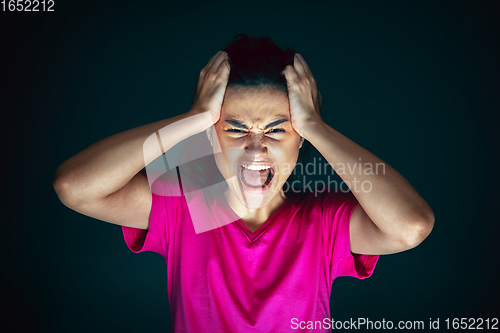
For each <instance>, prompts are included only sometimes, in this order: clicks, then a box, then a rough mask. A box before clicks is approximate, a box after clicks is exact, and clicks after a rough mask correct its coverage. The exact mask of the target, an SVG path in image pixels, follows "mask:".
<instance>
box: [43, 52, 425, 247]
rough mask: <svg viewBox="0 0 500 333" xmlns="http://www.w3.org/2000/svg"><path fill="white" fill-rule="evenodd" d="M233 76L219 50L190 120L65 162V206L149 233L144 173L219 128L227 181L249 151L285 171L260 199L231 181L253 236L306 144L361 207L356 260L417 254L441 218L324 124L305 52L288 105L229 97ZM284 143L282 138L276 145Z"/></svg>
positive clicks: (250, 96)
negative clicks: (276, 129) (271, 130)
mask: <svg viewBox="0 0 500 333" xmlns="http://www.w3.org/2000/svg"><path fill="white" fill-rule="evenodd" d="M229 73H230V65H229V61H228V56H227V54H226V53H225V52H220V51H219V52H217V53H216V54H215V55H214V56H213V57H212V58H211V59H210V60H209V61H208V63H207V64H206V66H205V67H204V68H203V69H202V70H201V71H200V75H199V78H198V84H197V90H196V96H195V102H194V104H193V106H192V107H191V109H190V110H189V111H188V112H186V113H183V114H181V115H179V116H176V117H173V118H169V119H164V120H160V121H157V122H154V123H151V124H147V125H143V126H140V127H137V128H133V129H130V130H127V131H124V132H121V133H117V134H115V135H112V136H110V137H107V138H105V139H102V140H100V141H98V142H96V143H94V144H93V145H91V146H89V147H88V148H86V149H84V150H83V151H81V152H79V153H78V154H76V155H75V156H73V157H71V158H70V159H68V160H67V161H65V162H64V163H62V164H61V165H60V166H59V167H58V168H57V170H56V172H55V174H54V178H53V185H54V189H55V190H56V193H57V195H58V197H59V199H60V200H61V201H62V202H63V203H64V204H65V205H66V206H67V207H69V208H71V209H73V210H75V211H78V212H80V213H82V214H85V215H88V216H91V217H94V218H96V219H100V220H103V221H107V222H110V223H115V224H118V225H123V226H129V227H134V228H140V229H148V228H149V218H150V212H151V203H152V201H151V186H150V184H149V181H148V178H147V177H146V175H144V174H143V173H142V172H140V171H141V170H142V169H143V168H144V167H145V166H146V165H148V164H149V163H150V162H151V161H153V160H155V159H156V158H158V157H159V156H160V155H161V154H162V153H164V152H165V151H167V150H168V149H170V148H171V147H173V146H174V145H175V144H177V143H178V142H180V141H181V140H183V139H185V138H187V137H190V136H192V135H195V134H197V133H200V132H202V131H206V130H207V129H210V128H211V127H212V126H213V125H214V124H215V126H214V128H215V133H214V131H212V133H209V134H210V137H211V138H212V143H213V145H214V149H215V148H221V150H222V151H223V152H224V154H223V156H224V157H223V159H222V160H221V159H220V158H217V160H216V161H217V164H218V166H219V169H220V170H221V173H222V174H223V175H226V176H227V178H228V179H230V178H231V177H230V176H232V175H234V174H236V170H237V163H238V162H239V161H241V160H242V156H245V155H244V154H243V153H242V152H249V156H252V158H254V160H258V159H259V158H265V159H266V160H268V161H272V162H273V163H274V165H275V166H276V168H278V171H279V172H278V173H277V175H278V176H277V177H276V183H275V187H273V188H272V191H270V192H269V193H266V194H265V195H262V196H260V197H259V196H257V197H256V196H253V197H252V194H250V195H248V193H244V195H238V186H237V183H231V181H229V184H230V191H229V192H227V193H226V194H227V198H228V202H229V204H230V205H231V207H232V208H233V209H234V210H235V212H236V213H238V214H239V215H240V216H243V219H242V222H244V223H246V224H247V226H248V227H249V229H251V230H256V229H257V228H258V227H259V226H260V225H262V223H263V222H264V221H266V220H267V219H268V218H269V217H270V216H271V215H272V214H273V213H274V212H275V211H276V210H277V209H279V207H281V206H282V205H283V203H284V202H285V199H286V198H284V197H283V194H282V192H281V186H280V185H282V183H283V182H284V180H286V177H285V176H286V172H285V169H284V168H283V165H285V163H291V164H294V163H295V161H296V159H297V153H298V147H299V145H300V137H302V138H304V139H305V140H308V141H309V142H310V143H311V144H312V145H313V146H315V147H316V149H317V150H318V151H319V152H320V153H321V154H322V155H323V157H324V158H325V159H326V160H327V161H328V162H329V163H330V165H331V166H332V168H333V169H334V170H335V171H336V172H337V173H338V174H339V175H340V177H341V178H342V179H343V180H344V182H345V183H347V184H349V187H350V189H351V191H352V193H353V195H354V196H355V197H356V199H357V201H358V203H359V204H358V205H357V206H356V208H355V209H354V211H353V213H352V216H351V220H350V242H351V252H352V253H359V254H390V253H396V252H401V251H405V250H408V249H411V248H413V247H415V246H417V245H418V244H420V242H422V241H423V240H424V239H425V238H426V237H427V236H428V235H429V233H430V232H431V230H432V228H433V225H434V214H433V212H432V210H431V208H430V207H429V205H428V204H427V203H426V202H425V200H424V199H423V198H422V197H421V196H420V195H419V194H418V193H417V191H416V190H415V189H414V188H413V187H412V185H411V184H410V183H409V182H408V181H407V180H406V179H405V178H404V177H403V176H402V175H401V174H399V173H398V172H397V171H396V170H394V169H393V168H392V167H391V166H389V165H388V164H387V163H385V162H383V161H382V160H381V159H380V158H378V157H377V156H375V155H374V154H372V153H371V152H369V151H367V150H366V149H364V148H363V147H361V146H359V145H357V144H356V143H354V142H353V141H351V140H350V139H348V138H347V137H345V136H344V135H342V134H340V133H339V132H338V131H336V130H335V129H333V128H332V127H330V126H329V125H328V124H326V123H325V122H324V121H323V120H322V119H321V116H320V113H319V105H320V104H321V94H320V93H319V91H318V89H317V86H316V80H315V79H314V77H313V75H312V72H311V70H310V68H309V67H308V65H307V63H306V62H305V60H304V59H303V57H302V56H301V55H300V54H296V55H295V59H294V64H293V66H292V65H288V66H287V67H286V68H285V70H284V71H283V75H285V78H286V80H287V87H288V103H286V99H284V96H285V95H283V94H282V93H280V92H278V91H270V90H265V89H264V90H257V91H255V90H254V91H251V90H247V91H241V90H240V91H231V88H229V89H226V88H227V82H228V78H229ZM226 90H227V91H226ZM225 95H226V98H225ZM224 101H225V102H224ZM223 102H224V105H223ZM287 104H288V110H286V105H287ZM326 112H328V111H326ZM235 113H238V115H237V116H238V118H239V120H240V122H243V123H245V124H246V126H247V127H248V133H245V135H243V136H242V137H235V136H234V135H235V134H234V133H233V134H228V132H226V130H227V129H228V127H227V126H228V125H227V120H229V118H234V117H235V116H236V115H235ZM273 117H288V122H286V123H282V124H281V126H282V127H283V128H285V129H286V130H287V131H286V134H284V135H282V134H268V133H266V132H267V131H265V130H264V129H263V127H264V126H265V125H267V124H268V123H269V122H271V121H274V119H275V118H273ZM214 134H215V135H214ZM278 135H281V137H280V138H275V136H278ZM217 145H219V146H217ZM234 152H237V153H236V154H235V153H234ZM233 154H235V155H233ZM255 157H257V159H255ZM360 161H362V162H363V163H361V164H359V162H360ZM380 163H383V164H384V165H385V172H384V173H377V174H373V173H372V174H371V173H370V172H367V171H369V167H368V166H369V165H372V166H373V165H377V164H380ZM345 165H350V166H354V165H356V166H361V167H360V168H356V170H357V172H355V173H349V172H342V168H341V166H345ZM283 172H285V173H284V174H280V173H283ZM288 172H291V169H290V168H289V169H288ZM364 182H369V183H370V184H371V190H370V191H364V190H363V188H362V187H361V186H359V185H358V184H361V183H364ZM357 185H358V186H357ZM240 194H241V193H240ZM256 203H258V204H257V205H256Z"/></svg>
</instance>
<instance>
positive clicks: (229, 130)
mask: <svg viewBox="0 0 500 333" xmlns="http://www.w3.org/2000/svg"><path fill="white" fill-rule="evenodd" d="M226 132H233V133H246V132H245V131H243V130H240V129H237V128H230V129H227V130H226Z"/></svg>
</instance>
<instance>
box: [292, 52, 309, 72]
mask: <svg viewBox="0 0 500 333" xmlns="http://www.w3.org/2000/svg"><path fill="white" fill-rule="evenodd" d="M293 68H295V71H296V72H297V74H298V76H299V77H305V76H306V75H307V73H306V71H305V68H304V65H302V62H301V61H300V59H299V57H298V54H295V56H294V57H293Z"/></svg>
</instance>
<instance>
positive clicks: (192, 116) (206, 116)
mask: <svg viewBox="0 0 500 333" xmlns="http://www.w3.org/2000/svg"><path fill="white" fill-rule="evenodd" d="M182 118H183V119H188V121H189V122H190V123H191V125H192V126H193V129H194V130H196V131H197V132H201V131H204V130H206V129H207V128H209V127H211V126H213V125H214V124H215V122H216V121H214V119H213V116H212V114H211V112H210V111H204V110H201V109H198V108H191V109H190V110H189V111H188V112H186V113H184V114H183V115H182Z"/></svg>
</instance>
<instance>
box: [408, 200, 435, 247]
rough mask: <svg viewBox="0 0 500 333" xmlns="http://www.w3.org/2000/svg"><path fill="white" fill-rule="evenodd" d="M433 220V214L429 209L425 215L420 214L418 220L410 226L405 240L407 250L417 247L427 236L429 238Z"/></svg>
mask: <svg viewBox="0 0 500 333" xmlns="http://www.w3.org/2000/svg"><path fill="white" fill-rule="evenodd" d="M434 219H435V218H434V213H433V212H432V210H431V209H429V210H428V211H427V212H426V213H425V214H422V216H421V217H420V218H418V219H416V221H415V222H413V223H411V224H410V228H409V231H408V232H407V237H406V240H405V243H406V246H407V248H408V249H412V248H414V247H417V246H418V245H419V244H420V243H422V242H423V241H424V239H426V238H427V236H429V234H430V233H431V231H432V229H433V228H434Z"/></svg>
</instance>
